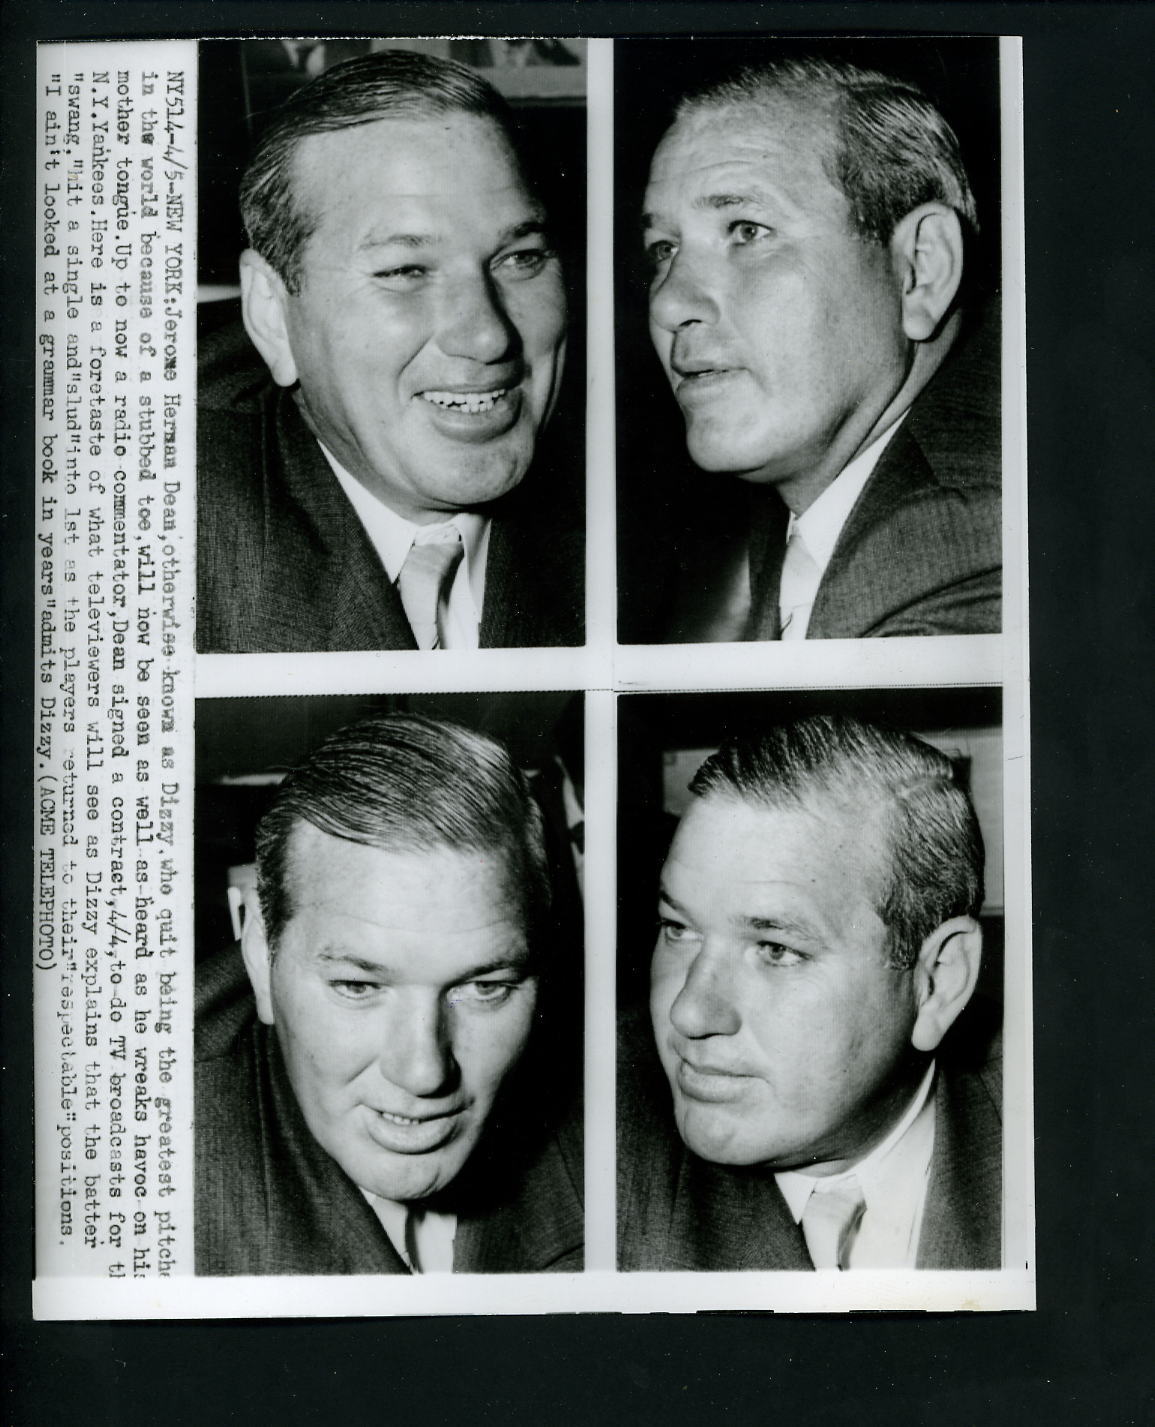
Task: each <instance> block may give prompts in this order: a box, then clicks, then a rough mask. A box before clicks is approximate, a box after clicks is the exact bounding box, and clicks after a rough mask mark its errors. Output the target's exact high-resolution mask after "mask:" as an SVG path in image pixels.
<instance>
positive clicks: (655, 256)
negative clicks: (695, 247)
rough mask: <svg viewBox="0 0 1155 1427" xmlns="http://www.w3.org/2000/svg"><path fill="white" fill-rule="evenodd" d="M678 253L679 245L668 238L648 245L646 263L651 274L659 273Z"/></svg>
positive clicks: (659, 239)
mask: <svg viewBox="0 0 1155 1427" xmlns="http://www.w3.org/2000/svg"><path fill="white" fill-rule="evenodd" d="M676 251H677V245H676V244H674V243H672V242H671V241H670V240H669V239H668V238H658V239H656V240H655V241H654V242H652V243H647V244H646V263H647V265H648V266H649V269H650V271H651V272H657V270H658V269H659V268H661V267H664V266H665V265H666V264H667V263H668V262H669V261H670V260H671V259H672V258H673V256H674V253H675V252H676Z"/></svg>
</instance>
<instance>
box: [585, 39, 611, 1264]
mask: <svg viewBox="0 0 1155 1427" xmlns="http://www.w3.org/2000/svg"><path fill="white" fill-rule="evenodd" d="M587 56H588V81H587V83H588V88H587V104H588V109H587V114H588V130H587V143H588V150H587V160H586V173H587V184H588V187H587V195H588V204H589V214H588V224H587V231H588V235H589V248H588V264H587V274H586V276H587V306H586V311H587V354H588V355H587V362H588V366H587V382H586V470H587V472H588V478H587V482H586V501H587V506H586V522H587V523H586V552H587V554H586V640H587V644H588V653H589V656H590V657H589V659H588V660H587V670H588V675H587V677H588V676H592V681H591V682H590V683H588V684H587V689H588V692H587V694H586V708H585V717H586V724H585V741H586V774H585V779H586V781H585V899H586V1001H585V1010H586V1023H585V1030H586V1036H585V1048H586V1065H585V1090H586V1105H585V1128H586V1135H585V1156H586V1158H585V1191H586V1258H585V1262H586V1269H587V1271H594V1272H598V1271H601V1272H609V1271H612V1270H613V1268H614V1263H615V1232H614V1226H615V1213H614V1207H615V1194H614V1178H615V1175H614V1167H615V1157H614V1127H615V1124H616V1116H615V1110H614V1062H615V1045H616V1036H615V1018H614V1007H615V975H614V968H615V948H616V946H617V915H616V907H617V898H616V896H615V891H616V846H617V840H616V827H617V810H616V793H617V731H616V708H615V695H614V693H613V692H612V690H613V688H614V648H615V640H616V626H617V554H616V544H615V538H614V537H615V520H614V512H615V480H614V472H615V461H614V293H613V272H614V266H613V245H614V230H613V215H614V203H613V181H614V178H613V41H612V40H608V39H591V40H590V41H589V47H588V51H587Z"/></svg>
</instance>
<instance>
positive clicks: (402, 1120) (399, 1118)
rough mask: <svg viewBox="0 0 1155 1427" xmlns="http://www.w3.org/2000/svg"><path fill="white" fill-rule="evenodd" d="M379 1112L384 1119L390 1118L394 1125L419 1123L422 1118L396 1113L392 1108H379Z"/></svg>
mask: <svg viewBox="0 0 1155 1427" xmlns="http://www.w3.org/2000/svg"><path fill="white" fill-rule="evenodd" d="M377 1113H378V1114H379V1115H380V1116H381V1118H382V1119H383V1120H388V1121H389V1122H390V1124H393V1125H419V1124H420V1123H421V1121H420V1120H413V1119H410V1117H409V1116H408V1115H394V1114H393V1112H392V1111H391V1110H378V1111H377Z"/></svg>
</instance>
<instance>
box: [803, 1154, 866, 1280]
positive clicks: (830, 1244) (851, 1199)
mask: <svg viewBox="0 0 1155 1427" xmlns="http://www.w3.org/2000/svg"><path fill="white" fill-rule="evenodd" d="M865 1211H866V1200H865V1199H864V1198H863V1197H862V1186H861V1185H860V1184H859V1182H858V1180H857V1179H855V1178H854V1176H853V1175H850V1176H849V1177H848V1178H847V1179H844V1180H842V1181H841V1182H840V1183H839V1184H838V1185H837V1187H836V1188H833V1189H828V1190H823V1189H821V1188H815V1189H814V1190H813V1191H812V1192H811V1195H810V1198H809V1199H808V1200H807V1201H806V1209H805V1211H804V1212H803V1215H802V1233H803V1235H804V1236H805V1239H806V1248H807V1250H808V1251H809V1254H810V1259H811V1262H812V1263H813V1264H814V1267H815V1268H835V1269H844V1268H848V1267H849V1263H850V1250H851V1247H852V1245H853V1243H854V1238H855V1235H856V1234H857V1233H858V1226H859V1224H861V1222H862V1216H863V1214H864V1213H865Z"/></svg>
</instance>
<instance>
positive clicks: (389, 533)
mask: <svg viewBox="0 0 1155 1427" xmlns="http://www.w3.org/2000/svg"><path fill="white" fill-rule="evenodd" d="M317 444H318V446H320V448H321V450H322V451H323V452H324V453H325V459H326V460H327V461H328V462H329V465H330V466H331V467H332V470H333V474H334V475H335V476H336V477H337V480H338V482H339V483H340V486H341V489H342V490H343V491H344V492H345V494H346V495H347V496H348V497H349V503H350V504H351V505H352V507H353V509H354V510H355V511H356V512H357V517H358V519H359V520H360V521H361V524H362V525H363V526H364V527H365V531H366V533H367V534H368V536H369V539H370V540H371V541H372V543H373V548H374V549H375V550H376V551H377V554H378V556H379V557H380V560H381V563H382V565H384V566H385V573H386V574H387V575H388V576H389V578H390V580H396V579H397V577H398V575H400V573H401V566H402V565H404V563H405V557H406V556H407V555H408V554H409V551H410V549H411V548H412V545H413V542H414V540H415V539H416V538H417V534H418V532H419V531H424V532H427V533H428V532H431V531H434V530H437V529H439V528H441V527H443V526H447V525H453V526H456V528H457V530H458V531H459V532H460V535H461V544H462V546H463V548H464V551H465V567H466V569H467V570H468V572H469V583H470V586H471V588H472V589H473V591H474V594H475V597H476V598H477V602H478V607H479V608H480V596H481V594H482V592H483V590H484V579H485V553H486V547H487V545H488V543H489V542H488V535H489V517H488V516H487V515H479V514H478V513H477V512H476V511H472V510H459V511H457V512H456V514H454V515H453V516H452V517H451V518H450V519H449V520H444V521H439V522H437V523H436V524H434V525H418V524H416V523H415V522H414V521H411V520H406V519H405V518H404V516H401V515H398V514H397V512H396V511H395V510H392V509H390V507H389V506H387V505H386V504H385V502H384V501H383V500H381V499H379V498H378V497H377V496H375V495H373V494H372V492H371V491H369V490H367V489H366V488H365V487H364V486H363V485H362V484H361V482H360V481H359V480H357V478H356V477H355V476H351V475H350V474H349V472H348V471H347V470H345V468H344V466H342V465H341V463H340V462H339V461H338V460H337V458H336V457H335V456H334V455H333V453H332V452H331V451H330V450H329V449H328V447H327V446H326V445H325V444H324V442H323V441H318V442H317Z"/></svg>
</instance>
